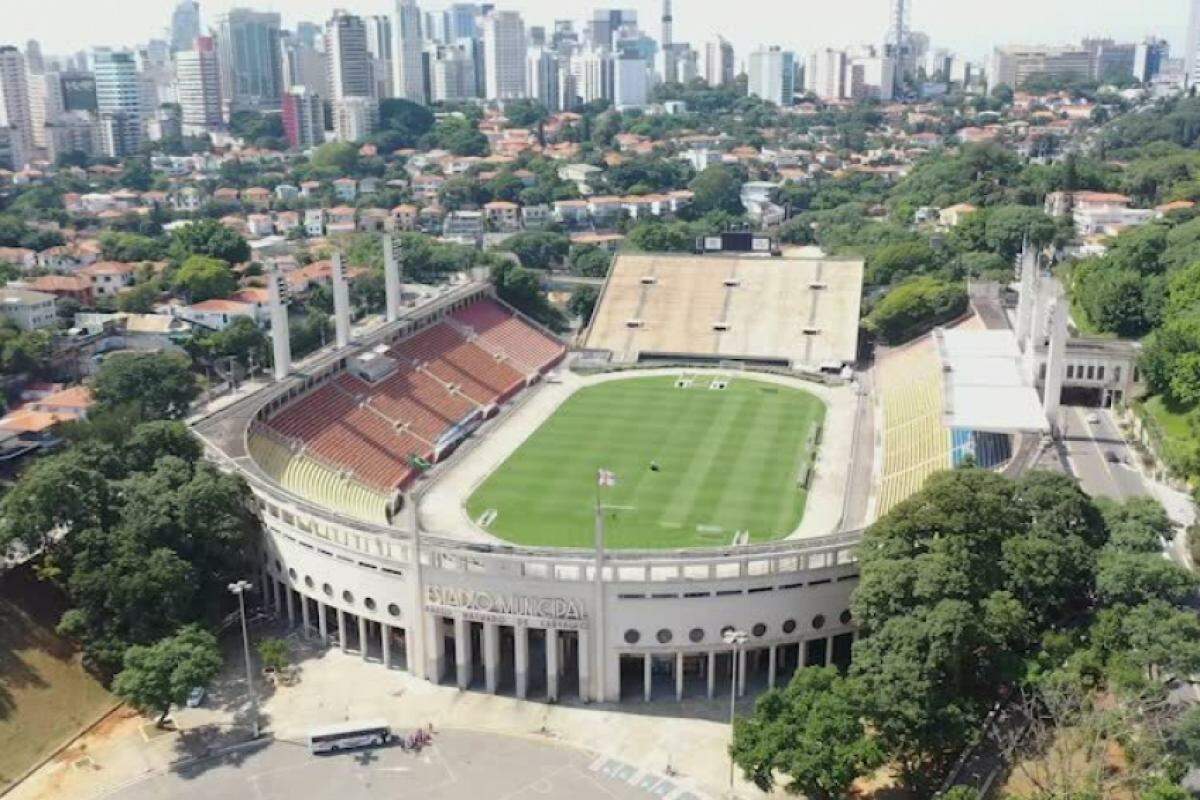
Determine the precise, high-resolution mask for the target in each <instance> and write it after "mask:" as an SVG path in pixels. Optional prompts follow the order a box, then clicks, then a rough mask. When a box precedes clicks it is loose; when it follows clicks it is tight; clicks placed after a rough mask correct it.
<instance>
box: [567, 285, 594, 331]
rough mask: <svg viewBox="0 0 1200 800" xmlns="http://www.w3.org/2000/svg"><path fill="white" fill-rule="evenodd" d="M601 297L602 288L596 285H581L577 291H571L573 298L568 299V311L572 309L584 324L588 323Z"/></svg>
mask: <svg viewBox="0 0 1200 800" xmlns="http://www.w3.org/2000/svg"><path fill="white" fill-rule="evenodd" d="M599 299H600V290H599V289H597V288H596V287H595V286H580V287H579V288H577V289H576V290H575V291H573V292H571V299H570V300H568V301H567V311H570V312H571V313H572V314H574V315H575V316H576V317H578V318H579V321H580V323H581V324H582V325H585V326H586V325H588V324H589V323H590V322H591V321H592V312H593V311H595V309H596V301H597V300H599Z"/></svg>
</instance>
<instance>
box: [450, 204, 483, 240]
mask: <svg viewBox="0 0 1200 800" xmlns="http://www.w3.org/2000/svg"><path fill="white" fill-rule="evenodd" d="M442 236H443V238H446V239H449V240H451V241H455V242H460V243H462V244H471V245H473V244H477V243H478V242H479V241H480V240H481V239H482V237H483V212H482V211H451V212H450V213H449V214H447V215H446V219H445V220H444V221H443V222H442Z"/></svg>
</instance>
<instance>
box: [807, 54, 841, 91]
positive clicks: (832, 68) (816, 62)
mask: <svg viewBox="0 0 1200 800" xmlns="http://www.w3.org/2000/svg"><path fill="white" fill-rule="evenodd" d="M804 78H805V83H806V86H805V89H806V90H807V91H808V93H809V94H812V95H815V96H816V97H818V98H820V99H821V100H841V99H843V98H845V97H846V96H847V90H846V89H847V87H846V53H845V51H843V50H832V49H830V48H825V49H823V50H818V51H816V52H814V53H810V54H809V56H808V65H807V67H806V68H805V70H804Z"/></svg>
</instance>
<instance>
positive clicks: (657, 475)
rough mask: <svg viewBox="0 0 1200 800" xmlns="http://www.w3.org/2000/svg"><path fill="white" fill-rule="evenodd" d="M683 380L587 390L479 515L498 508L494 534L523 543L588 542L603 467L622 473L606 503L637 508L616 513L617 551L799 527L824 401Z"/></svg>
mask: <svg viewBox="0 0 1200 800" xmlns="http://www.w3.org/2000/svg"><path fill="white" fill-rule="evenodd" d="M674 382H675V379H674V378H662V377H655V378H632V379H627V380H621V381H613V382H610V383H604V384H600V385H598V386H593V387H589V388H587V389H583V390H581V391H579V392H577V393H576V394H575V395H573V396H572V397H571V398H569V399H568V400H567V402H566V403H564V404H563V405H562V407H560V408H559V409H558V410H557V411H556V412H555V414H554V415H552V416H551V418H550V419H549V420H547V421H546V422H545V423H544V424H543V425H542V426H541V428H539V429H538V430H537V431H535V432H534V433H533V435H532V436H530V438H529V439H528V440H527V441H526V442H524V443H523V444H522V445H521V446H520V447H519V448H518V449H517V451H516V452H515V453H513V455H512V456H510V457H509V459H508V460H507V461H506V462H505V463H504V464H503V465H501V466H500V468H499V469H497V470H496V472H495V473H493V474H492V475H491V476H490V477H489V478H488V479H487V480H486V481H485V482H484V483H483V485H482V486H480V488H479V489H478V490H477V491H476V492H475V494H474V495H473V496H472V497H471V498H470V500H469V501H468V504H467V506H468V511H469V512H470V513H471V515H472V516H473V517H476V518H477V517H478V516H479V515H480V514H481V513H483V512H484V511H485V510H487V509H489V508H495V509H496V510H497V511H498V517H497V519H496V521H495V522H494V523H493V525H492V526H491V531H492V532H493V533H495V534H496V535H498V536H501V537H503V538H506V539H509V540H510V541H513V542H517V543H521V544H534V545H550V546H563V547H587V546H590V545H591V544H592V541H593V526H594V509H593V505H594V502H595V497H596V491H597V487H596V470H597V469H599V468H605V469H611V470H613V471H614V472H616V473H617V475H618V477H619V484H618V486H617V487H615V488H613V489H605V490H602V491H603V492H604V494H603V497H604V501H605V503H606V504H610V505H618V506H633V507H634V510H632V511H629V510H619V511H613V512H612V513H610V514H609V515H608V517H607V522H606V538H607V542H608V545H609V546H610V547H613V548H632V547H636V548H671V547H694V546H701V545H713V544H722V543H724V542H727V541H728V540H729V537H730V536H732V534H733V531H735V530H739V529H746V530H749V531H750V532H751V536H752V538H753V539H754V540H756V541H762V540H764V539H771V538H778V537H780V536H784V535H786V534H787V533H789V532H790V531H791V530H793V529H794V528H795V526H796V525H798V524H799V521H800V517H801V515H802V513H803V508H804V501H805V497H804V494H803V493H802V492H800V491H798V490H797V489H796V485H795V479H796V475H797V471H798V468H799V465H800V462H801V460H802V456H803V452H802V451H803V447H804V443H805V441H806V440H807V437H808V435H809V432H810V431H811V430H812V428H813V426H814V425H816V424H817V423H818V422H819V421H820V420H821V419H823V417H824V406H823V404H822V403H821V402H820V401H819V400H818V399H817V398H815V397H813V396H812V395H811V394H809V393H807V392H803V391H800V390H797V389H790V388H785V387H775V386H773V385H770V384H765V383H762V382H758V381H754V380H752V379H744V378H735V379H734V380H733V381H732V383H731V384H730V387H729V388H728V389H726V390H723V391H713V390H709V389H708V383H709V379H707V378H704V379H701V380H698V381H697V385H696V386H695V387H693V388H691V389H677V388H675V386H674ZM764 389H766V390H765V391H764ZM651 461H657V462H658V463H659V464H660V466H661V470H660V471H659V472H653V471H651V470H650V462H651ZM698 525H704V526H708V525H717V526H720V527H722V528H724V529H725V533H723V534H721V535H715V534H705V533H703V532H701V531H697V526H698Z"/></svg>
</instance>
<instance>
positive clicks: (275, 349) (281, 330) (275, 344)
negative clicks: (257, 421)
mask: <svg viewBox="0 0 1200 800" xmlns="http://www.w3.org/2000/svg"><path fill="white" fill-rule="evenodd" d="M282 281H283V276H281V275H280V274H279V273H278V272H275V271H273V270H272V271H271V272H270V273H269V274H268V275H267V296H268V304H269V306H270V309H271V357H272V358H271V360H272V362H273V363H272V374H273V375H274V376H275V380H277V381H281V380H283V379H284V378H286V377H287V375H288V372H290V371H291V369H292V347H291V343H290V341H289V339H288V313H287V306H285V305H284V304H283V292H282V291H281V289H280V283H281V282H282Z"/></svg>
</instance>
